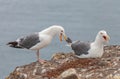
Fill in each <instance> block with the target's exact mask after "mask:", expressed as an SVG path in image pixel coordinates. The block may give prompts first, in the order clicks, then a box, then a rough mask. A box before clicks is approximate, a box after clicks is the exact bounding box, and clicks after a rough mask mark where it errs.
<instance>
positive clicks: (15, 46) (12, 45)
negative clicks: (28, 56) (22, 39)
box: [7, 41, 22, 48]
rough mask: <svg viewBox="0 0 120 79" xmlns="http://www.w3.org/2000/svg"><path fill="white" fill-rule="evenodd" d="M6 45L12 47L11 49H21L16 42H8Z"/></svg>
mask: <svg viewBox="0 0 120 79" xmlns="http://www.w3.org/2000/svg"><path fill="white" fill-rule="evenodd" d="M7 45H9V46H10V47H13V48H22V47H20V46H18V42H16V41H13V42H8V43H7Z"/></svg>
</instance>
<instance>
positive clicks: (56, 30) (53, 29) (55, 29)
mask: <svg viewBox="0 0 120 79" xmlns="http://www.w3.org/2000/svg"><path fill="white" fill-rule="evenodd" d="M43 33H46V34H48V35H51V36H52V37H54V36H55V35H57V34H58V35H59V39H60V41H62V37H64V40H66V39H67V36H66V35H65V30H64V28H63V27H62V26H59V25H53V26H50V27H49V28H47V29H45V30H44V31H43Z"/></svg>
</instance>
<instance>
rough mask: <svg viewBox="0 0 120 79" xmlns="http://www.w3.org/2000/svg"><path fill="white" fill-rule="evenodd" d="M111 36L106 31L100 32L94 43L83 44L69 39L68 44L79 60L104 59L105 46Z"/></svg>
mask: <svg viewBox="0 0 120 79" xmlns="http://www.w3.org/2000/svg"><path fill="white" fill-rule="evenodd" d="M109 39H110V37H109V35H108V34H107V32H106V31H104V30H101V31H99V32H98V34H97V36H96V38H95V41H94V42H91V43H90V42H82V41H75V42H72V40H71V39H70V38H69V37H68V38H67V40H66V41H67V42H68V45H69V46H70V47H71V48H72V50H73V51H74V53H75V55H76V56H77V57H79V58H97V57H102V55H103V52H104V49H103V48H104V45H106V44H107V43H108V42H109Z"/></svg>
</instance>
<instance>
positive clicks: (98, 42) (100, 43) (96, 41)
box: [93, 35, 104, 48]
mask: <svg viewBox="0 0 120 79" xmlns="http://www.w3.org/2000/svg"><path fill="white" fill-rule="evenodd" d="M93 44H94V45H95V46H96V47H99V48H103V46H104V44H103V42H102V40H101V39H100V37H99V36H98V35H97V36H96V39H95V41H94V42H93Z"/></svg>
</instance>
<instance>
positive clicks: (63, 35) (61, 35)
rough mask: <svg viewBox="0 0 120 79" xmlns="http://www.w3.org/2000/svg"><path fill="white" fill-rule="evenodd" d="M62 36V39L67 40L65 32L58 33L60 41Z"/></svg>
mask: <svg viewBox="0 0 120 79" xmlns="http://www.w3.org/2000/svg"><path fill="white" fill-rule="evenodd" d="M63 37H64V40H67V36H66V35H65V34H62V33H61V34H60V36H59V38H60V41H62V38H63Z"/></svg>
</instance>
